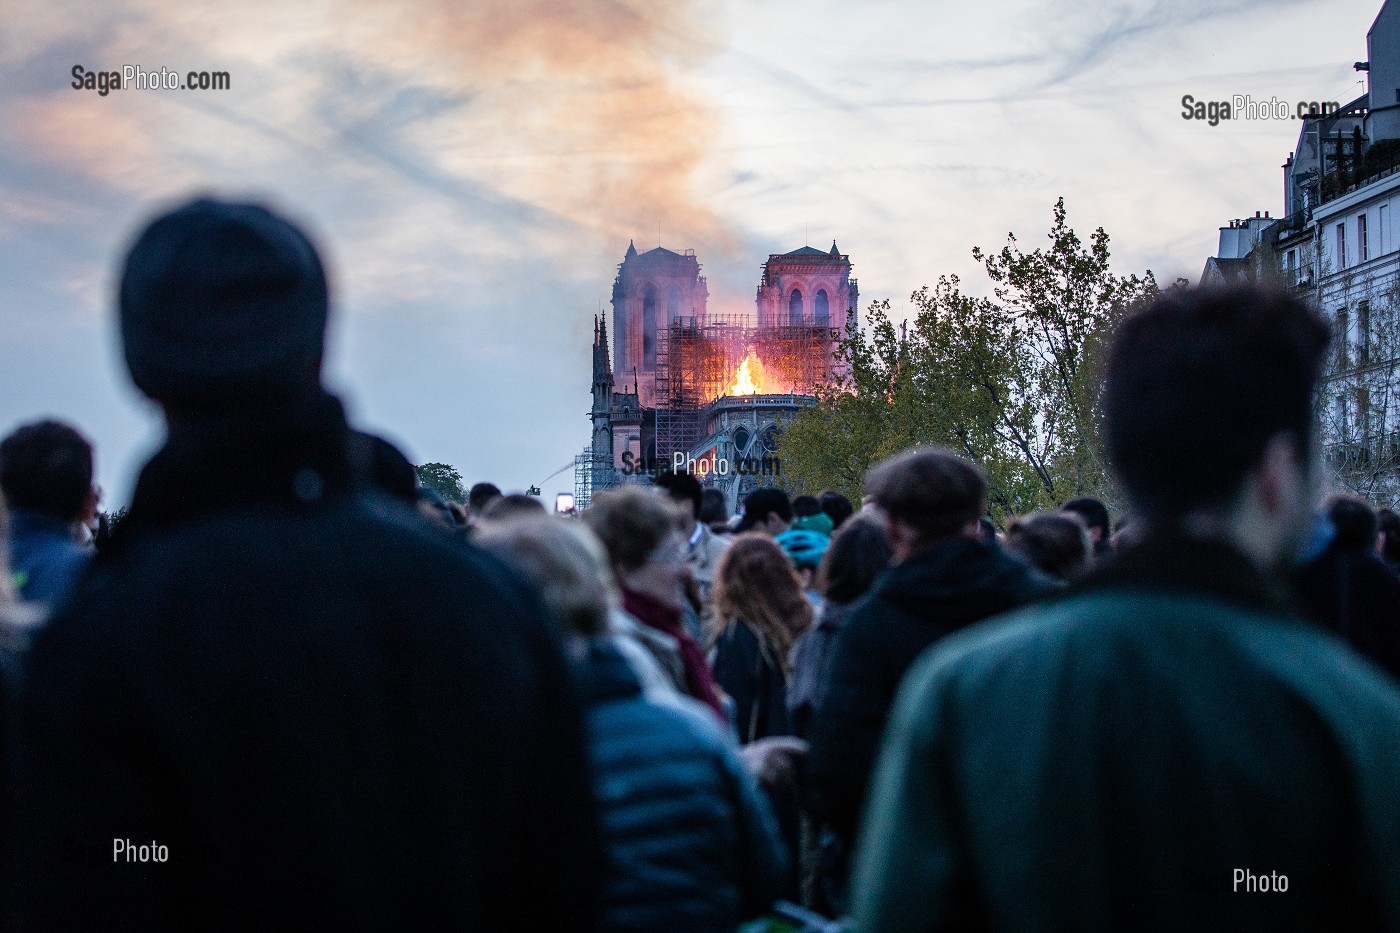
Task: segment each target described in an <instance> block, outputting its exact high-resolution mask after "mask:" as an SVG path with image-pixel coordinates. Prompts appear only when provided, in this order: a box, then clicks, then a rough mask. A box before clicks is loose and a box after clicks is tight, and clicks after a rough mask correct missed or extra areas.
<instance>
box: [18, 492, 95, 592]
mask: <svg viewBox="0 0 1400 933" xmlns="http://www.w3.org/2000/svg"><path fill="white" fill-rule="evenodd" d="M90 558H91V553H90V552H89V551H88V550H87V549H86V548H84V547H82V546H81V545H79V544H78V542H76V541H74V540H73V532H72V529H71V528H70V527H69V526H68V525H67V524H65V523H64V522H62V521H61V520H59V519H57V518H51V517H49V516H47V515H40V514H39V513H38V512H28V511H24V510H22V509H15V510H14V511H12V512H11V513H10V567H11V569H12V570H13V571H14V575H15V586H16V588H17V589H18V590H19V595H20V598H21V599H23V600H25V601H26V602H31V603H39V604H41V605H44V606H47V607H48V608H50V609H52V610H55V611H57V610H58V609H59V608H60V607H61V605H62V604H63V603H64V602H65V601H66V600H67V599H68V596H69V594H70V593H72V591H73V587H74V586H75V585H76V584H77V582H78V577H80V576H82V574H83V571H84V570H86V569H87V565H88V560H89V559H90Z"/></svg>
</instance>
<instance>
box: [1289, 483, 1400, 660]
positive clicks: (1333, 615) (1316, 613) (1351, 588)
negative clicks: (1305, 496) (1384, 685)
mask: <svg viewBox="0 0 1400 933" xmlns="http://www.w3.org/2000/svg"><path fill="white" fill-rule="evenodd" d="M1321 526H1322V527H1323V528H1324V529H1325V533H1330V540H1327V541H1326V543H1325V544H1324V545H1323V546H1322V548H1321V552H1320V553H1318V554H1316V555H1315V556H1313V557H1312V559H1311V560H1307V561H1305V562H1303V564H1302V566H1300V567H1297V568H1295V569H1294V571H1293V575H1292V582H1293V592H1294V594H1295V596H1296V597H1297V606H1298V609H1299V611H1300V612H1302V613H1303V614H1304V615H1306V616H1307V617H1308V618H1309V619H1312V620H1313V621H1314V622H1316V623H1318V624H1319V625H1321V626H1322V627H1323V628H1325V629H1327V630H1328V631H1329V632H1331V633H1333V634H1334V635H1336V636H1337V637H1338V638H1340V639H1342V641H1345V642H1346V643H1347V644H1349V645H1351V646H1352V647H1353V648H1355V649H1356V650H1357V652H1358V653H1360V654H1361V655H1362V656H1363V657H1366V658H1370V659H1371V661H1372V662H1374V663H1375V664H1376V666H1377V667H1379V668H1381V669H1382V670H1383V671H1385V672H1386V673H1387V674H1389V675H1390V676H1391V677H1392V678H1394V679H1395V680H1397V681H1400V579H1397V578H1396V576H1395V574H1394V573H1393V572H1391V570H1390V568H1389V567H1387V566H1386V565H1385V561H1383V560H1382V559H1381V557H1380V555H1379V554H1377V553H1376V536H1377V534H1378V531H1377V520H1376V513H1374V512H1372V511H1371V507H1370V506H1369V505H1367V504H1366V503H1365V502H1363V501H1361V500H1360V499H1354V498H1351V497H1349V496H1338V497H1334V498H1333V499H1332V500H1331V501H1330V502H1329V503H1328V505H1327V512H1326V518H1325V521H1324V522H1322V523H1321Z"/></svg>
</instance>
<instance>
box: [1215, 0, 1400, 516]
mask: <svg viewBox="0 0 1400 933" xmlns="http://www.w3.org/2000/svg"><path fill="white" fill-rule="evenodd" d="M1367 50H1368V53H1369V54H1368V61H1366V62H1358V63H1357V68H1358V70H1361V71H1364V72H1365V73H1366V74H1367V78H1368V89H1367V93H1366V94H1364V95H1362V96H1361V97H1359V98H1357V99H1356V100H1354V101H1351V102H1350V103H1348V104H1347V105H1345V106H1343V107H1341V108H1339V109H1338V110H1337V111H1335V112H1334V113H1330V114H1326V115H1318V116H1308V117H1305V118H1304V119H1303V125H1302V128H1301V130H1300V131H1299V135H1298V142H1297V145H1296V146H1295V147H1294V151H1293V152H1292V153H1291V154H1290V155H1289V156H1288V159H1287V161H1286V162H1285V163H1284V165H1283V176H1284V177H1283V183H1284V215H1283V217H1281V218H1270V217H1269V216H1268V214H1267V212H1266V213H1265V214H1264V215H1263V216H1262V217H1261V216H1260V215H1259V214H1257V213H1256V214H1255V216H1254V217H1253V218H1246V219H1244V220H1236V221H1231V222H1230V225H1229V226H1228V227H1222V228H1221V229H1220V248H1219V251H1218V252H1219V254H1218V255H1217V256H1212V257H1211V258H1210V259H1208V260H1207V261H1206V266H1205V269H1204V271H1203V272H1202V275H1201V281H1202V282H1203V283H1210V282H1218V281H1231V280H1237V279H1245V280H1250V281H1276V282H1281V283H1283V284H1284V285H1285V286H1286V287H1290V288H1295V289H1298V290H1300V291H1301V292H1302V293H1304V294H1305V295H1306V296H1307V297H1308V298H1309V299H1310V300H1311V301H1312V302H1313V303H1314V304H1315V306H1316V307H1317V309H1318V310H1319V312H1320V313H1321V314H1322V315H1323V316H1324V317H1325V318H1326V319H1327V320H1328V321H1329V322H1330V323H1331V324H1332V326H1333V342H1332V355H1331V358H1330V359H1329V361H1328V367H1327V372H1326V378H1325V380H1324V384H1323V387H1322V392H1321V393H1320V398H1319V400H1318V424H1319V428H1320V432H1321V439H1322V444H1323V450H1324V455H1325V457H1326V462H1327V465H1328V467H1329V470H1330V473H1331V479H1332V481H1333V483H1334V485H1336V486H1337V487H1338V488H1340V489H1344V490H1347V491H1351V492H1354V493H1356V494H1359V495H1362V496H1365V497H1367V498H1369V499H1371V500H1372V501H1374V502H1377V503H1379V504H1382V505H1386V506H1396V505H1397V504H1400V220H1397V218H1396V211H1397V210H1400V0H1387V2H1386V3H1384V4H1383V5H1382V7H1381V10H1380V13H1379V14H1378V15H1377V17H1376V20H1375V23H1374V24H1373V25H1372V27H1371V30H1370V32H1369V33H1368V34H1367Z"/></svg>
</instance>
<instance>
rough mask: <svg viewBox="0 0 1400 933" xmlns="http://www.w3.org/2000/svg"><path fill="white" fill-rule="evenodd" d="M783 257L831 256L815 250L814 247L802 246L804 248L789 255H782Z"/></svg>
mask: <svg viewBox="0 0 1400 933" xmlns="http://www.w3.org/2000/svg"><path fill="white" fill-rule="evenodd" d="M833 245H834V244H833ZM783 255H784V256H829V255H831V254H830V253H827V252H824V251H822V250H819V249H817V248H816V247H815V246H804V247H802V248H801V249H795V250H793V251H792V252H790V253H783Z"/></svg>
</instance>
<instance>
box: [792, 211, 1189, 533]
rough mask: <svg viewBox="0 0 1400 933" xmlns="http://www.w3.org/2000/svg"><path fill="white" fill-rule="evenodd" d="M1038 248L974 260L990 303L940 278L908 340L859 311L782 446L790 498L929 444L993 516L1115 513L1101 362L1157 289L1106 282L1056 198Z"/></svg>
mask: <svg viewBox="0 0 1400 933" xmlns="http://www.w3.org/2000/svg"><path fill="white" fill-rule="evenodd" d="M1049 240H1050V244H1049V246H1048V247H1046V248H1040V249H1036V250H1034V251H1032V252H1029V253H1027V252H1024V251H1022V249H1021V248H1020V246H1019V245H1018V244H1017V241H1016V237H1015V234H1008V236H1007V242H1006V245H1005V246H1004V247H1002V249H1001V250H1000V251H998V252H996V253H986V252H984V251H983V250H982V249H981V248H974V249H973V251H972V255H973V258H974V259H976V260H977V261H978V262H979V263H981V264H982V267H983V269H984V270H985V272H986V274H987V277H988V279H989V280H990V282H991V284H992V294H993V297H991V298H981V297H975V296H972V295H968V294H965V293H964V292H963V291H962V287H961V283H960V282H959V280H958V278H957V277H956V276H943V277H940V278H939V279H938V282H937V284H936V285H935V286H934V287H932V288H930V287H928V286H925V287H923V288H921V289H919V290H918V291H917V292H915V293H914V294H913V295H912V296H911V300H912V302H913V304H914V307H915V309H916V310H915V315H914V317H913V319H912V322H911V323H912V327H908V328H905V329H902V330H901V331H900V332H899V333H897V332H896V330H895V328H894V326H893V324H892V323H891V322H890V320H889V303H888V302H882V303H879V304H875V305H872V306H871V308H870V311H869V313H868V316H867V322H868V325H867V330H866V331H863V332H862V331H859V330H856V329H854V328H853V329H852V330H851V331H850V332H848V333H847V335H846V338H845V339H844V340H842V341H841V343H840V345H839V347H838V350H837V356H838V359H839V361H840V362H841V363H842V364H843V365H842V366H839V367H838V371H842V372H844V373H845V376H844V378H842V379H840V380H837V381H835V382H833V383H831V384H829V385H827V386H823V387H822V388H821V389H820V390H819V391H818V393H817V405H816V406H815V407H814V408H812V409H810V410H808V411H806V412H803V413H802V414H800V415H799V416H798V417H797V418H795V419H794V421H793V423H792V425H791V426H790V427H789V428H788V430H787V432H786V434H785V435H784V437H783V442H782V451H781V453H782V456H783V459H784V467H785V469H786V471H787V473H788V474H789V476H790V477H791V478H792V479H793V481H794V485H795V486H796V487H797V488H799V489H809V490H810V489H813V488H821V487H832V488H836V489H839V490H841V491H842V492H844V493H846V495H848V496H853V497H854V496H856V495H859V492H860V487H861V483H862V481H863V478H864V475H865V472H866V470H868V469H869V467H870V465H871V464H872V463H873V462H874V461H875V460H878V459H879V458H881V457H883V456H887V455H888V454H891V453H894V452H896V451H898V450H900V449H903V448H905V447H908V446H910V445H912V444H919V443H935V444H941V445H943V446H946V447H949V448H951V449H953V450H956V451H958V452H959V453H962V454H965V455H966V456H967V457H969V458H970V459H972V460H974V461H976V462H978V463H979V464H981V465H982V466H983V467H984V468H985V469H986V470H987V473H988V475H989V478H990V481H991V489H990V498H991V505H992V508H993V511H994V512H995V513H997V514H1000V515H1006V514H1019V513H1023V512H1026V511H1030V510H1032V509H1036V508H1044V507H1048V506H1053V505H1055V504H1057V503H1060V502H1063V501H1065V500H1067V499H1070V498H1072V497H1075V496H1080V495H1096V496H1099V497H1100V498H1103V499H1105V500H1107V501H1110V502H1112V501H1114V500H1115V499H1116V498H1117V496H1116V493H1115V491H1114V488H1113V484H1112V482H1111V479H1110V478H1109V476H1108V472H1107V470H1106V469H1105V465H1104V458H1103V455H1102V452H1101V449H1100V447H1099V430H1098V428H1099V420H1100V410H1099V387H1100V384H1101V369H1102V367H1101V361H1102V356H1103V353H1104V350H1105V348H1106V347H1107V343H1108V337H1109V336H1110V335H1111V333H1112V331H1113V328H1114V326H1115V325H1116V324H1117V323H1118V321H1120V320H1121V319H1122V317H1123V315H1124V314H1126V313H1127V311H1128V309H1129V308H1131V307H1132V306H1134V305H1135V304H1136V303H1138V302H1142V301H1144V300H1146V299H1150V298H1151V297H1153V296H1154V295H1156V294H1157V291H1158V288H1157V281H1156V279H1155V277H1154V276H1153V275H1152V273H1151V272H1150V271H1149V272H1146V273H1145V274H1143V275H1142V276H1137V275H1127V276H1119V275H1116V274H1114V273H1113V272H1112V271H1111V269H1110V266H1109V249H1108V243H1109V238H1108V234H1107V233H1106V232H1104V230H1103V228H1102V227H1100V228H1098V229H1097V230H1095V231H1094V233H1093V235H1092V236H1091V237H1090V239H1089V242H1088V243H1087V244H1086V243H1084V241H1083V240H1081V239H1080V238H1079V236H1078V234H1076V233H1075V232H1074V230H1073V229H1072V228H1070V227H1069V226H1068V225H1067V224H1066V211H1065V206H1064V199H1063V198H1061V199H1059V200H1058V201H1057V202H1056V203H1055V207H1054V220H1053V223H1052V225H1051V228H1050V233H1049ZM1184 284H1185V283H1184V281H1180V280H1179V281H1178V285H1184Z"/></svg>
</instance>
